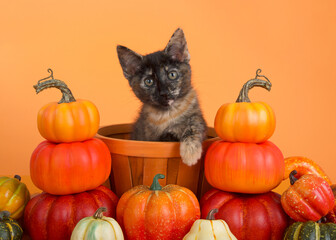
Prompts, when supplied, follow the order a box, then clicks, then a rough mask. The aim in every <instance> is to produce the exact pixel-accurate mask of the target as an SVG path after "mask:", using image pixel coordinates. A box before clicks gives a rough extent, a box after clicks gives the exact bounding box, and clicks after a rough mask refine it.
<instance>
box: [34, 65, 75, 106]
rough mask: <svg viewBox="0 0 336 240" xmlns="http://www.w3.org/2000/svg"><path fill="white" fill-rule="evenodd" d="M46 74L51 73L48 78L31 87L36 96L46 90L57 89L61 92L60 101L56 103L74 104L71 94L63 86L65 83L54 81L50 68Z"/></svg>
mask: <svg viewBox="0 0 336 240" xmlns="http://www.w3.org/2000/svg"><path fill="white" fill-rule="evenodd" d="M48 72H50V73H51V74H50V76H49V77H46V78H43V79H41V80H39V81H38V82H37V84H36V85H34V86H33V87H34V88H35V90H36V93H37V94H38V93H40V92H42V91H43V90H45V89H47V88H57V89H59V90H60V91H61V92H62V99H61V100H60V101H59V102H58V103H70V102H75V101H76V99H75V98H74V96H73V95H72V92H71V91H70V89H69V88H68V86H67V85H66V84H65V82H63V81H61V80H58V79H54V75H53V71H52V70H51V69H50V68H49V69H48ZM49 78H51V79H49Z"/></svg>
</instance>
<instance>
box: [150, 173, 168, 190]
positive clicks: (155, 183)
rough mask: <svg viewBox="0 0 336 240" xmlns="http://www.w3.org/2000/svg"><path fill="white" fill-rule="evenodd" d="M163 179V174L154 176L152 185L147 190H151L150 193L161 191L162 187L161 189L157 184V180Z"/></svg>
mask: <svg viewBox="0 0 336 240" xmlns="http://www.w3.org/2000/svg"><path fill="white" fill-rule="evenodd" d="M164 178H165V175H163V174H156V175H155V176H154V179H153V183H152V185H151V186H150V188H149V189H150V190H152V191H157V190H161V189H162V187H161V185H160V183H159V179H164Z"/></svg>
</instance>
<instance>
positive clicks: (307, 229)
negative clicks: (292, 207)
mask: <svg viewBox="0 0 336 240" xmlns="http://www.w3.org/2000/svg"><path fill="white" fill-rule="evenodd" d="M283 239H284V240H299V239H300V240H319V239H330V240H332V239H336V224H335V223H316V222H313V221H308V222H296V223H293V224H292V225H291V226H289V227H288V229H287V230H286V232H285V235H284V238H283Z"/></svg>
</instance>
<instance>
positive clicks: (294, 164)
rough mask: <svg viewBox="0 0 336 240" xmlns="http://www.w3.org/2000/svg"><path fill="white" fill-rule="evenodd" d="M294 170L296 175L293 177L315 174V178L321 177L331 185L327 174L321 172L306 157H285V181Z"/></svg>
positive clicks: (316, 165)
mask: <svg viewBox="0 0 336 240" xmlns="http://www.w3.org/2000/svg"><path fill="white" fill-rule="evenodd" d="M293 170H296V172H297V174H295V176H294V177H296V178H300V177H301V176H303V175H305V174H315V175H317V176H320V177H322V178H323V179H324V180H325V181H327V183H328V184H329V185H331V184H332V182H331V180H330V178H329V177H328V176H327V174H326V173H325V172H324V171H323V169H322V168H321V167H320V166H319V165H318V164H317V163H316V162H314V161H313V160H311V159H309V158H306V157H300V156H294V157H287V158H285V178H286V179H287V178H288V177H289V174H290V173H291V172H292V171H293Z"/></svg>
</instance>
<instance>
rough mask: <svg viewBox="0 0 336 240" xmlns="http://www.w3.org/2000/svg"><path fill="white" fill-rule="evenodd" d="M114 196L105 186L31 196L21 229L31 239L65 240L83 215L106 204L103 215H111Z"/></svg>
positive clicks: (88, 214)
mask: <svg viewBox="0 0 336 240" xmlns="http://www.w3.org/2000/svg"><path fill="white" fill-rule="evenodd" d="M117 202H118V197H117V196H116V195H115V194H114V193H113V192H112V191H111V190H109V189H108V188H107V187H104V186H99V187H97V188H96V189H94V190H91V191H87V192H82V193H78V194H72V195H64V196H55V195H51V194H48V193H42V194H39V195H37V196H35V197H33V198H32V199H31V200H30V201H29V202H28V204H27V206H26V208H25V212H24V224H25V230H26V231H28V234H29V235H30V237H31V238H32V239H39V240H67V239H70V236H71V233H72V230H73V229H74V228H75V226H76V224H77V223H78V222H79V221H80V220H81V219H82V218H84V217H88V216H92V215H93V214H94V213H95V211H96V210H97V209H98V208H100V207H106V208H107V212H106V213H105V216H107V217H112V218H114V217H115V212H116V206H117Z"/></svg>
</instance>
